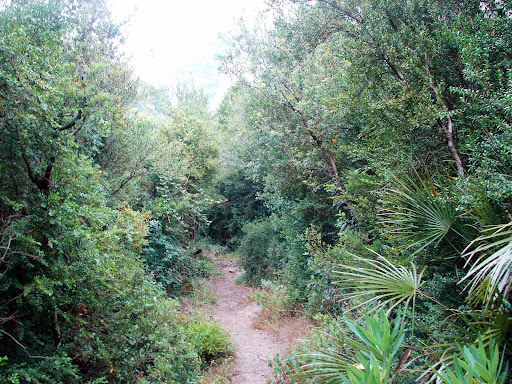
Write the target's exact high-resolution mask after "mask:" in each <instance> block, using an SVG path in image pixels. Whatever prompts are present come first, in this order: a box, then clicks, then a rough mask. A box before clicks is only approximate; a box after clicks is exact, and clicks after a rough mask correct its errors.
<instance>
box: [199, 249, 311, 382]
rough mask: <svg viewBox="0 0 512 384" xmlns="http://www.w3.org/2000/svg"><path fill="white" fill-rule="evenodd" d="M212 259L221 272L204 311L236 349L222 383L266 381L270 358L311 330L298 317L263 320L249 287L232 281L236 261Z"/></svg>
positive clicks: (235, 273) (270, 373) (235, 269)
mask: <svg viewBox="0 0 512 384" xmlns="http://www.w3.org/2000/svg"><path fill="white" fill-rule="evenodd" d="M215 262H216V264H217V265H218V267H219V269H220V270H221V271H223V274H222V275H221V276H216V277H215V278H214V279H213V281H212V282H211V285H210V290H211V293H212V294H213V296H215V297H216V300H215V301H214V303H213V304H212V305H211V308H209V309H206V310H207V312H209V314H210V315H211V316H213V317H214V318H215V319H217V320H218V321H219V322H220V323H221V325H222V326H223V328H224V329H225V330H226V331H227V332H228V333H229V334H230V337H231V341H232V342H233V343H234V344H235V348H236V349H235V357H234V361H232V364H231V365H230V369H229V370H230V372H229V373H226V372H224V373H221V374H222V375H224V376H228V377H225V379H222V382H223V383H232V384H265V383H267V381H268V379H269V378H270V377H272V372H271V369H270V367H269V365H268V362H269V360H272V359H273V358H274V356H275V355H277V354H280V355H281V356H282V355H284V354H285V353H286V352H288V351H289V350H290V349H291V348H292V347H293V345H295V343H297V342H298V341H299V340H300V339H302V338H304V337H306V336H307V335H308V334H309V333H310V329H311V326H310V324H309V323H308V322H307V321H306V320H304V319H301V318H297V317H286V318H280V319H272V320H267V319H265V314H264V313H263V312H262V309H261V307H260V306H259V305H258V304H256V303H255V302H254V301H253V300H251V299H250V298H249V296H250V294H251V293H252V288H250V287H247V286H244V285H242V284H236V283H235V279H236V277H237V276H238V275H239V274H240V273H241V270H240V268H239V267H238V266H237V265H236V262H235V261H234V260H226V259H223V258H220V257H219V258H217V259H215ZM204 310H205V308H203V309H202V310H201V311H203V313H204ZM216 380H219V378H218V373H217V378H216ZM217 382H218V381H217Z"/></svg>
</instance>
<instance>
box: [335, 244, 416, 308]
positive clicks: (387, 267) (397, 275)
mask: <svg viewBox="0 0 512 384" xmlns="http://www.w3.org/2000/svg"><path fill="white" fill-rule="evenodd" d="M372 252H373V251H372ZM373 253H375V255H376V256H377V260H371V259H363V258H360V257H357V256H354V258H355V259H356V260H360V261H362V262H363V263H364V264H366V266H367V267H352V266H349V265H339V266H338V267H339V270H335V271H333V275H334V277H335V279H336V278H337V280H335V281H334V284H337V285H343V286H346V287H349V288H351V289H352V290H353V292H352V293H349V294H348V295H347V296H346V298H347V299H361V298H362V299H363V300H364V301H363V302H361V303H360V304H358V305H356V306H354V307H352V308H351V309H356V308H359V307H361V306H364V305H366V304H372V305H373V310H378V309H380V308H383V307H386V306H389V310H388V313H389V312H390V311H391V310H393V309H394V308H395V307H396V306H397V305H399V304H401V303H405V304H406V306H408V305H409V304H410V303H411V302H412V303H413V304H414V302H415V298H416V296H417V294H418V292H419V290H420V288H421V286H422V285H423V281H422V277H423V273H424V271H425V268H424V269H422V270H421V271H420V272H418V270H417V269H416V266H415V265H414V264H413V263H411V269H407V268H405V267H404V266H396V265H394V264H393V263H391V262H390V261H389V260H387V259H386V258H384V257H383V256H381V255H379V254H378V253H376V252H373ZM368 296H369V297H368ZM367 297H368V298H367ZM413 307H414V305H413Z"/></svg>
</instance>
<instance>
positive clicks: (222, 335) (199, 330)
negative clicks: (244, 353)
mask: <svg viewBox="0 0 512 384" xmlns="http://www.w3.org/2000/svg"><path fill="white" fill-rule="evenodd" d="M185 332H186V334H187V338H188V341H189V343H190V344H191V345H192V347H193V348H194V350H195V351H196V353H197V355H198V356H199V357H200V358H201V362H202V363H203V366H204V365H207V364H210V363H211V362H213V361H214V360H216V359H219V358H224V357H227V356H229V355H231V354H232V353H233V346H232V345H231V343H230V341H229V335H228V333H227V332H226V331H224V330H223V329H222V328H221V327H220V325H219V324H218V323H216V322H206V321H203V320H200V319H196V320H193V321H191V322H190V323H189V324H187V326H186V328H185Z"/></svg>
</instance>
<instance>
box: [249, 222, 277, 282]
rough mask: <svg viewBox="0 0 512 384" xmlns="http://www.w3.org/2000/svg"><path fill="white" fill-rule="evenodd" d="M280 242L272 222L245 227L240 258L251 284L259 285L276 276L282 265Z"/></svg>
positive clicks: (251, 224)
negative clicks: (262, 281) (264, 280)
mask: <svg viewBox="0 0 512 384" xmlns="http://www.w3.org/2000/svg"><path fill="white" fill-rule="evenodd" d="M278 241H279V239H278V235H277V233H276V231H275V230H274V228H273V227H272V224H271V222H270V220H261V221H256V222H254V223H249V224H246V225H245V226H244V236H243V238H242V241H241V244H240V256H241V265H242V267H243V268H244V270H245V274H246V281H247V282H248V283H249V284H252V285H259V284H260V281H261V279H271V278H272V277H275V276H276V274H277V271H278V270H279V268H280V266H281V263H282V257H281V256H282V255H281V252H280V251H279V248H278V247H277V246H278Z"/></svg>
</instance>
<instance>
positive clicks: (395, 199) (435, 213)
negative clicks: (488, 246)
mask: <svg viewBox="0 0 512 384" xmlns="http://www.w3.org/2000/svg"><path fill="white" fill-rule="evenodd" d="M451 189H452V186H451V185H446V183H445V182H444V181H443V178H441V177H438V178H436V179H434V178H432V177H431V176H430V174H428V173H426V174H424V175H423V176H422V175H419V174H418V173H417V172H416V171H413V177H412V178H411V177H409V176H403V177H401V178H398V177H396V178H395V180H394V183H392V185H390V186H389V187H388V188H387V191H386V193H385V197H384V209H383V210H382V212H381V214H380V216H381V223H382V224H383V225H384V226H385V227H386V229H387V230H388V232H389V233H390V235H391V236H392V237H395V238H398V239H399V240H400V242H404V243H405V247H406V248H411V249H415V251H414V253H413V255H414V254H416V253H418V252H420V251H421V250H424V249H425V248H427V247H430V246H433V247H437V246H439V245H440V244H441V243H443V244H445V245H448V247H446V250H447V251H448V253H450V254H453V253H457V254H460V252H461V251H462V250H463V249H464V247H465V246H467V244H468V243H469V242H470V241H471V227H470V226H469V225H468V222H467V221H466V219H465V218H464V216H463V215H461V214H460V213H459V211H458V210H457V201H456V200H455V199H453V198H452V197H451V196H450V194H449V191H450V190H451Z"/></svg>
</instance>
